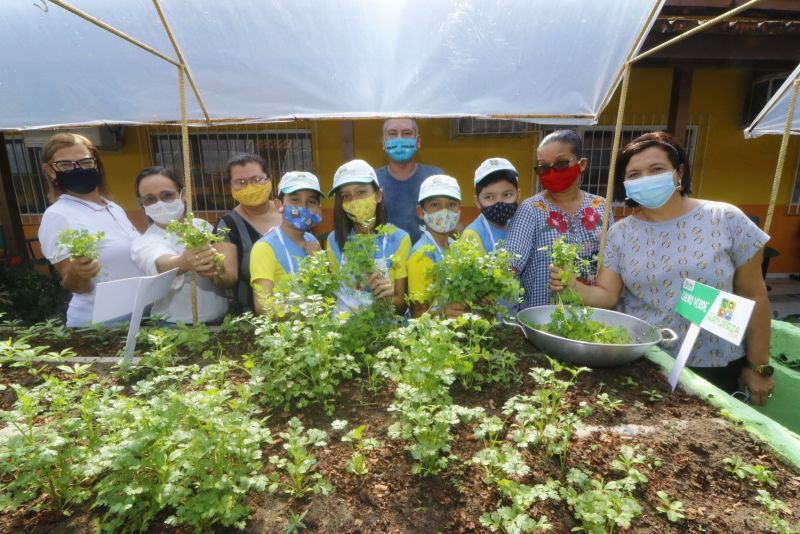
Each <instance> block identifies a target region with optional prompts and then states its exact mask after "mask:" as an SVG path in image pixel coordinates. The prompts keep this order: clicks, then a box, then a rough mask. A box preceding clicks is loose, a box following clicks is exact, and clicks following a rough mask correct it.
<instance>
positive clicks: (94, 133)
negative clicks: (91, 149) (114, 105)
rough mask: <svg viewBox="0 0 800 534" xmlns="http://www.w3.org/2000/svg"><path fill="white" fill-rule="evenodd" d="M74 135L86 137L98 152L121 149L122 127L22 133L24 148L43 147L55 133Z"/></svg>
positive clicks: (91, 127)
mask: <svg viewBox="0 0 800 534" xmlns="http://www.w3.org/2000/svg"><path fill="white" fill-rule="evenodd" d="M65 132H68V133H75V134H80V135H82V136H84V137H87V138H88V139H89V141H91V142H92V144H93V145H94V146H96V147H97V148H98V150H102V151H105V152H118V151H119V150H120V149H121V148H122V138H123V134H124V132H125V127H124V126H107V125H102V126H86V127H81V128H67V129H63V130H62V129H58V130H29V131H26V132H24V133H23V134H22V135H23V138H24V140H25V146H27V147H28V148H37V147H43V146H44V145H45V143H47V140H48V139H50V137H51V136H53V135H55V134H57V133H65Z"/></svg>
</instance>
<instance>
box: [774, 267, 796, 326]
mask: <svg viewBox="0 0 800 534" xmlns="http://www.w3.org/2000/svg"><path fill="white" fill-rule="evenodd" d="M767 285H768V286H769V288H770V290H769V301H770V303H771V304H772V314H773V316H774V317H775V318H776V319H786V318H789V319H790V321H789V322H794V323H800V280H792V279H790V278H785V277H782V278H772V277H767Z"/></svg>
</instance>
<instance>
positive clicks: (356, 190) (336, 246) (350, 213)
mask: <svg viewBox="0 0 800 534" xmlns="http://www.w3.org/2000/svg"><path fill="white" fill-rule="evenodd" d="M333 195H335V196H336V201H335V203H334V208H333V227H334V231H333V232H331V233H330V235H329V236H328V258H329V259H330V263H331V267H332V268H333V269H338V267H339V265H340V264H342V263H344V262H346V261H347V258H346V255H345V254H344V252H343V251H344V249H345V244H346V243H347V241H349V240H351V239H355V235H356V234H374V233H375V232H376V229H377V228H379V227H381V226H384V227H386V228H387V229H388V232H385V233H381V234H380V235H379V236H377V237H376V240H375V254H374V256H373V258H374V260H375V267H376V268H377V270H376V271H375V272H374V273H365V275H364V279H363V280H352V281H350V282H349V283H346V284H343V285H342V288H341V290H340V291H338V292H337V293H336V308H337V312H339V313H343V312H352V311H356V310H358V309H361V308H363V307H365V306H369V305H370V304H371V303H372V302H373V301H374V300H375V299H387V300H391V302H392V304H393V305H394V307H395V310H396V311H397V312H398V313H403V312H404V311H405V309H406V288H407V287H408V271H407V269H406V262H407V260H408V254H409V252H410V250H411V239H410V238H409V237H408V233H407V232H406V231H404V230H402V229H400V228H397V227H395V226H393V225H391V224H389V223H388V219H387V215H386V206H385V203H384V195H383V190H382V189H381V187H380V184H379V183H378V178H377V176H376V174H375V170H374V169H373V168H372V167H371V166H370V165H369V163H367V162H366V161H364V160H360V159H354V160H352V161H349V162H347V163H345V164H344V165H342V166H341V167H339V168H338V169H337V170H336V174H334V176H333V188H332V189H331V192H330V193H329V196H333Z"/></svg>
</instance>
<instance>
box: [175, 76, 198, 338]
mask: <svg viewBox="0 0 800 534" xmlns="http://www.w3.org/2000/svg"><path fill="white" fill-rule="evenodd" d="M178 91H179V92H180V98H181V145H182V149H183V150H182V151H183V183H184V191H186V213H187V214H189V213H191V212H192V199H193V196H194V191H193V189H194V188H193V187H192V169H191V164H192V157H191V154H190V153H189V124H188V123H187V122H186V71H185V67H184V66H183V65H181V66H179V67H178ZM189 280H190V284H191V290H192V324H197V274H196V273H195V272H194V271H192V272H191V274H190V275H189Z"/></svg>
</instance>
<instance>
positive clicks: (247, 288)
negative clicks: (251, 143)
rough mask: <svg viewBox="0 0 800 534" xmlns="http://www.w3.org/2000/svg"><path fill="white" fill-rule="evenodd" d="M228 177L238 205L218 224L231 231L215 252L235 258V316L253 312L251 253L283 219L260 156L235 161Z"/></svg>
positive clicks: (240, 156) (230, 163) (244, 156)
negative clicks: (239, 313)
mask: <svg viewBox="0 0 800 534" xmlns="http://www.w3.org/2000/svg"><path fill="white" fill-rule="evenodd" d="M225 175H226V178H227V180H228V183H229V184H230V187H231V196H232V197H233V199H234V200H235V201H236V202H237V204H236V206H234V208H233V209H232V210H231V211H229V212H228V213H227V214H225V215H223V216H222V217H221V218H220V219H219V221H217V228H228V229H229V230H230V231H229V232H228V233H227V234H226V235H225V241H224V242H223V243H218V244H217V245H216V248H217V249H218V250H219V251H220V252H221V253H222V254H224V255H225V257H226V258H236V268H235V269H234V272H238V278H237V281H236V285H235V286H234V297H235V299H236V303H237V308H238V310H236V312H247V311H254V310H255V307H254V304H253V288H252V286H251V285H250V251H251V250H252V249H253V244H254V243H256V242H257V241H258V240H259V239H261V238H262V237H263V236H264V234H266V233H267V231H268V230H269V229H271V228H274V227H275V226H279V225H280V224H281V221H282V220H283V217H282V216H281V212H280V210H279V209H278V206H277V205H276V203H275V200H274V197H275V195H274V191H273V184H272V179H271V178H270V176H269V172H268V171H267V163H266V162H265V161H264V159H263V158H262V157H261V156H259V155H257V154H248V153H246V154H238V155H236V156H234V157H232V158H231V159H230V160H228V163H227V165H226V167H225Z"/></svg>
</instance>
